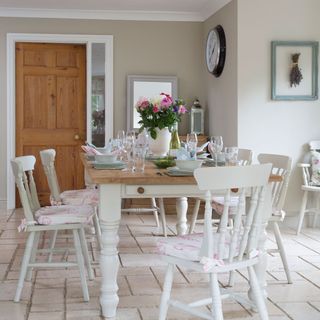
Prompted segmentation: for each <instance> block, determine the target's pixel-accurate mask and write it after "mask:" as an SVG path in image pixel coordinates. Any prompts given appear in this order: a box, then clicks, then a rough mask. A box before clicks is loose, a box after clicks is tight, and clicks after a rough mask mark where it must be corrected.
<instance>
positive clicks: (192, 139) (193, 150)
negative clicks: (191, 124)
mask: <svg viewBox="0 0 320 320" xmlns="http://www.w3.org/2000/svg"><path fill="white" fill-rule="evenodd" d="M197 145H198V137H197V134H196V133H194V132H192V133H188V134H187V147H188V151H189V152H190V156H191V158H194V159H195V158H196V155H197Z"/></svg>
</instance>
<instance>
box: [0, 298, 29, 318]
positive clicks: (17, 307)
mask: <svg viewBox="0 0 320 320" xmlns="http://www.w3.org/2000/svg"><path fill="white" fill-rule="evenodd" d="M26 316H27V303H26V302H19V303H15V302H12V301H0V320H9V319H12V320H25V319H26Z"/></svg>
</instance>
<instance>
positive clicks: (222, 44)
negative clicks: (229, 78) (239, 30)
mask: <svg viewBox="0 0 320 320" xmlns="http://www.w3.org/2000/svg"><path fill="white" fill-rule="evenodd" d="M225 57H226V40H225V34H224V31H223V28H222V27H221V26H220V25H219V26H217V27H216V28H214V29H212V30H210V32H209V34H208V38H207V45H206V63H207V68H208V71H209V72H210V73H212V74H214V75H215V76H216V77H219V76H220V75H221V73H222V70H223V67H224V62H225Z"/></svg>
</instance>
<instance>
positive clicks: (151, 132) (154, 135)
mask: <svg viewBox="0 0 320 320" xmlns="http://www.w3.org/2000/svg"><path fill="white" fill-rule="evenodd" d="M150 135H151V138H152V139H157V131H156V130H155V129H154V128H151V129H150Z"/></svg>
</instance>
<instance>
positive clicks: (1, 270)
mask: <svg viewBox="0 0 320 320" xmlns="http://www.w3.org/2000/svg"><path fill="white" fill-rule="evenodd" d="M8 267H9V264H0V281H2V280H4V277H5V275H6V273H7V270H8Z"/></svg>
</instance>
